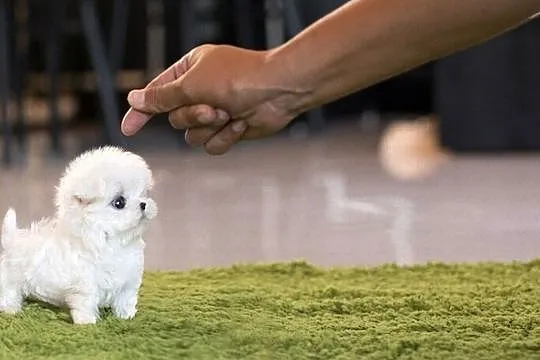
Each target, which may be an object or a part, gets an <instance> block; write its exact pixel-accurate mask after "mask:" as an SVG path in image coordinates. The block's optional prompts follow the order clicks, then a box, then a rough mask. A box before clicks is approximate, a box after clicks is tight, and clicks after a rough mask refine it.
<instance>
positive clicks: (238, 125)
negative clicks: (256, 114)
mask: <svg viewBox="0 0 540 360" xmlns="http://www.w3.org/2000/svg"><path fill="white" fill-rule="evenodd" d="M246 128H247V124H246V122H245V121H237V122H235V123H234V124H233V125H232V129H233V131H234V132H237V133H241V132H244V131H245V130H246Z"/></svg>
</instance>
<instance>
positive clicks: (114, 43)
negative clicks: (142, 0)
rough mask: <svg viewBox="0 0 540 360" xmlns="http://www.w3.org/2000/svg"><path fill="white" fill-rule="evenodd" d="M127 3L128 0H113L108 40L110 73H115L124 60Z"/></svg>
mask: <svg viewBox="0 0 540 360" xmlns="http://www.w3.org/2000/svg"><path fill="white" fill-rule="evenodd" d="M129 5H130V0H114V8H113V17H112V24H111V38H110V42H109V61H110V68H111V73H112V74H116V73H117V71H118V70H119V69H120V68H121V67H122V63H123V61H124V50H125V44H126V29H127V20H128V12H129Z"/></svg>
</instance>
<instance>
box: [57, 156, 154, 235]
mask: <svg viewBox="0 0 540 360" xmlns="http://www.w3.org/2000/svg"><path fill="white" fill-rule="evenodd" d="M152 185H153V179H152V172H151V171H150V169H149V168H148V165H147V164H146V162H145V161H144V160H143V159H142V158H141V157H140V156H138V155H135V154H133V153H131V152H128V151H125V150H122V149H120V148H116V147H110V146H107V147H102V148H98V149H95V150H90V151H88V152H85V153H83V154H82V155H80V156H79V157H77V158H75V159H74V160H73V161H72V162H71V163H70V164H69V165H68V167H67V168H66V171H65V173H64V176H63V177H62V179H61V180H60V184H59V185H58V187H57V194H56V206H57V217H58V219H59V220H60V221H61V223H62V224H65V225H68V226H69V228H70V230H71V231H74V232H77V233H78V234H79V235H81V236H85V234H90V233H95V232H99V233H104V234H105V235H107V236H108V237H112V238H125V237H130V236H129V235H130V234H134V233H140V232H141V230H142V229H143V228H144V225H145V224H146V222H147V220H149V219H152V218H154V217H155V216H156V215H157V206H156V203H155V202H154V201H153V200H152V199H151V198H150V197H149V191H150V190H151V188H152Z"/></svg>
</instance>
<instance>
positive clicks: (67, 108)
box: [8, 95, 79, 126]
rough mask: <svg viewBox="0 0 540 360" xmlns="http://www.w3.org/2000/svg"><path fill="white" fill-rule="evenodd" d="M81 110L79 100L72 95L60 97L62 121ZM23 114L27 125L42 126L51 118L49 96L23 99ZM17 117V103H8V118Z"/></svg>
mask: <svg viewBox="0 0 540 360" xmlns="http://www.w3.org/2000/svg"><path fill="white" fill-rule="evenodd" d="M78 110H79V104H78V102H77V100H76V99H75V98H74V97H73V96H70V95H60V96H59V97H58V115H59V118H60V120H61V121H62V122H68V121H69V120H71V119H73V118H74V117H75V115H76V114H77V111H78ZM23 114H24V118H25V121H26V123H27V125H30V126H36V125H39V126H42V125H45V124H47V122H48V121H49V119H50V109H49V102H48V99H47V98H44V97H35V96H28V97H26V98H25V99H24V100H23ZM16 117H17V104H15V103H14V102H10V103H9V105H8V118H9V119H10V121H14V120H15V118H16Z"/></svg>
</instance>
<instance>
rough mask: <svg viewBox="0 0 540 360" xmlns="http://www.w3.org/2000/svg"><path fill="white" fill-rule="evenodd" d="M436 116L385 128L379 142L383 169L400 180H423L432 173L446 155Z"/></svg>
mask: <svg viewBox="0 0 540 360" xmlns="http://www.w3.org/2000/svg"><path fill="white" fill-rule="evenodd" d="M437 130H438V121H437V119H436V118H435V117H431V116H428V117H422V118H419V119H415V120H400V121H395V122H393V123H391V124H390V125H388V127H387V128H386V129H385V131H384V132H383V134H382V136H381V139H380V143H379V159H380V162H381V165H382V167H383V169H384V170H385V171H386V172H387V173H389V174H390V175H391V176H393V177H395V178H397V179H400V180H417V179H423V178H426V177H428V176H430V175H431V174H433V173H434V172H435V171H436V170H437V169H438V168H439V167H440V166H441V165H442V164H443V163H444V162H445V161H446V160H448V159H449V155H450V154H449V153H448V152H447V151H446V150H445V149H443V148H442V146H441V144H440V141H439V136H438V132H437Z"/></svg>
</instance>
